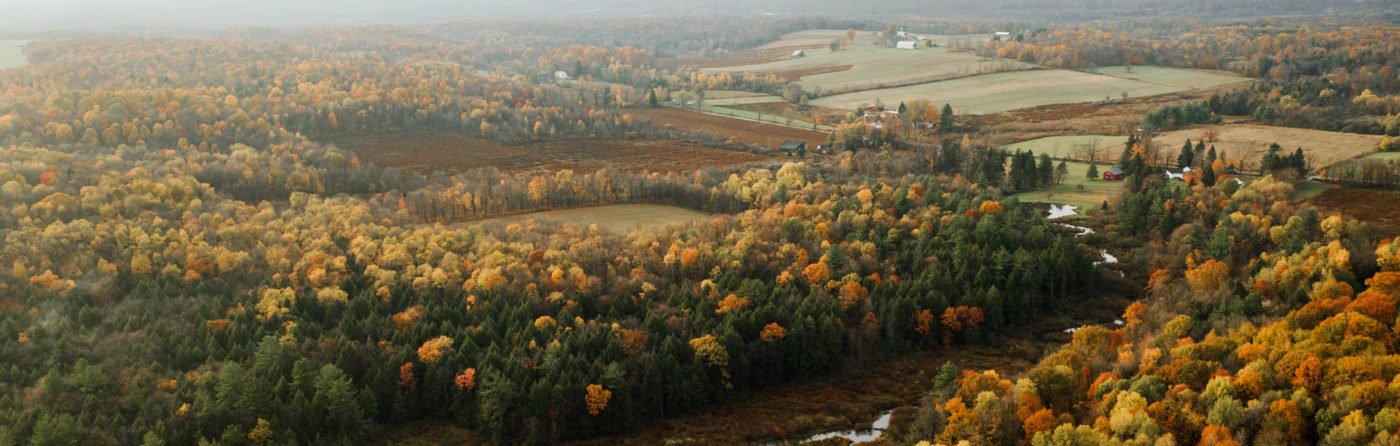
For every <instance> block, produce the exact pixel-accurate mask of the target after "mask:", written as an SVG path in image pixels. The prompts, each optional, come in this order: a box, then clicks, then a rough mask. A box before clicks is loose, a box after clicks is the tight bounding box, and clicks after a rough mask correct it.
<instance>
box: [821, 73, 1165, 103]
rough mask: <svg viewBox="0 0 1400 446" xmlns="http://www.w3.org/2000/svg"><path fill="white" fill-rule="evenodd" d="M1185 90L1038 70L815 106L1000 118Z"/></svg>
mask: <svg viewBox="0 0 1400 446" xmlns="http://www.w3.org/2000/svg"><path fill="white" fill-rule="evenodd" d="M1180 90H1181V89H1180V88H1175V87H1168V86H1165V85H1158V84H1152V83H1147V82H1142V81H1136V80H1132V79H1122V78H1116V77H1113V76H1104V75H1099V74H1090V73H1083V72H1078V71H1070V70H1033V71H1018V72H1010V73H993V74H985V75H980V76H970V77H962V78H957V79H952V80H947V81H942V82H931V83H925V84H918V85H911V86H907V87H897V88H885V89H878V90H868V91H861V92H856V93H847V94H840V95H834V96H826V97H823V98H820V99H817V100H814V101H811V103H812V105H819V106H823V107H832V108H840V109H854V108H856V107H859V106H861V105H871V104H874V103H875V101H876V100H880V101H883V102H884V103H886V104H897V103H899V102H901V101H912V100H915V99H929V100H932V101H933V102H935V103H948V104H951V105H952V106H953V110H955V111H957V112H958V113H960V114H968V113H971V114H984V113H996V112H1001V111H1007V110H1015V109H1020V108H1027V107H1035V106H1040V105H1046V104H1060V103H1073V102H1092V101H1100V100H1103V99H1104V98H1105V97H1112V98H1117V97H1119V96H1120V95H1121V94H1122V93H1123V92H1127V93H1128V95H1129V96H1151V95H1158V94H1163V93H1171V92H1175V91H1180Z"/></svg>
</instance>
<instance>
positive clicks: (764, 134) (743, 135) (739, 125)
mask: <svg viewBox="0 0 1400 446" xmlns="http://www.w3.org/2000/svg"><path fill="white" fill-rule="evenodd" d="M629 113H631V114H632V116H633V117H635V118H640V119H645V120H648V121H651V123H652V124H656V125H670V126H672V127H676V128H683V129H688V130H700V131H706V132H710V133H714V134H717V135H720V136H724V137H728V138H730V139H733V140H735V141H739V142H746V143H749V144H758V145H761V146H764V147H770V148H776V147H777V146H778V144H782V143H783V141H803V142H806V143H807V146H808V149H809V150H811V149H815V148H816V147H817V144H825V143H826V132H822V131H817V130H807V129H799V128H793V127H787V126H782V125H777V124H768V123H763V122H757V121H750V120H746V119H738V118H731V117H727V116H717V115H712V114H708V113H700V112H697V111H694V110H688V109H682V108H637V109H632V110H629Z"/></svg>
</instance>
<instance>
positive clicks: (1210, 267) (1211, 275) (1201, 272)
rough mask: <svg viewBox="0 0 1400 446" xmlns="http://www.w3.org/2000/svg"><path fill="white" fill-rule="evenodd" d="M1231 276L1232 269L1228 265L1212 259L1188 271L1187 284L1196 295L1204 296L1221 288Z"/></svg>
mask: <svg viewBox="0 0 1400 446" xmlns="http://www.w3.org/2000/svg"><path fill="white" fill-rule="evenodd" d="M1229 275H1230V267H1229V266H1228V265H1226V264H1225V263H1224V262H1221V261H1218V260H1215V259H1210V260H1207V261H1205V263H1202V264H1200V265H1199V266H1196V267H1195V268H1191V269H1189V270H1186V282H1187V283H1188V284H1190V285H1191V291H1193V292H1195V293H1196V294H1204V293H1207V292H1211V291H1214V290H1216V289H1218V288H1220V285H1221V284H1223V283H1225V279H1226V278H1227V277H1229Z"/></svg>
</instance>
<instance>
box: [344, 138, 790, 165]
mask: <svg viewBox="0 0 1400 446" xmlns="http://www.w3.org/2000/svg"><path fill="white" fill-rule="evenodd" d="M325 142H329V143H332V144H335V145H336V146H337V147H340V148H342V149H345V150H348V151H350V152H352V153H355V154H356V155H357V156H359V157H360V160H361V161H362V162H368V163H374V164H376V165H379V166H386V167H396V168H400V169H407V170H413V171H417V172H423V173H428V172H432V171H437V170H443V171H447V172H462V171H467V170H472V169H478V168H483V167H495V168H497V169H500V170H501V171H503V172H507V173H519V172H543V171H555V170H564V169H570V170H573V171H575V172H580V173H585V172H593V171H597V170H600V169H603V168H610V169H616V170H623V171H632V172H644V171H667V172H670V171H684V170H691V169H695V168H697V167H701V166H735V165H741V164H746V163H750V162H755V161H765V160H769V159H774V158H772V157H768V156H764V155H759V154H754V153H749V152H740V151H734V150H722V149H716V148H713V147H707V146H704V145H700V144H694V143H686V142H678V141H660V140H638V141H625V140H589V139H585V140H568V141H548V142H540V143H531V144H525V145H521V146H510V145H504V144H498V143H494V142H491V141H486V140H482V139H478V138H472V137H467V136H464V135H460V134H455V133H450V132H414V133H412V134H407V133H391V134H384V135H376V136H372V137H356V138H345V139H333V140H328V141H325Z"/></svg>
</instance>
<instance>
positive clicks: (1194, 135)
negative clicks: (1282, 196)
mask: <svg viewBox="0 0 1400 446" xmlns="http://www.w3.org/2000/svg"><path fill="white" fill-rule="evenodd" d="M1207 130H1216V131H1218V132H1219V133H1220V134H1219V140H1218V141H1216V142H1214V143H1207V145H1208V146H1209V145H1211V144H1214V145H1215V150H1216V151H1217V152H1219V151H1224V152H1225V153H1226V155H1227V156H1229V158H1230V159H1231V160H1234V159H1238V158H1240V157H1244V158H1245V166H1246V168H1247V169H1252V168H1255V167H1258V166H1257V165H1258V162H1259V157H1261V156H1263V155H1264V153H1265V152H1267V151H1268V149H1269V144H1272V143H1278V144H1279V145H1281V146H1283V150H1284V151H1287V152H1288V153H1293V150H1295V149H1297V148H1299V147H1301V148H1303V154H1304V155H1305V156H1307V157H1309V158H1310V161H1311V162H1312V166H1313V168H1314V169H1320V168H1323V167H1326V166H1329V165H1332V164H1335V163H1338V162H1342V161H1346V160H1349V159H1352V158H1357V157H1360V156H1363V155H1366V154H1368V153H1371V152H1372V151H1374V150H1376V147H1378V146H1379V145H1380V142H1381V137H1380V136H1378V135H1360V134H1356V133H1342V132H1329V131H1325V130H1310V129H1299V128H1289V127H1273V126H1267V125H1258V124H1232V125H1222V126H1211V127H1197V128H1192V129H1186V130H1177V131H1174V132H1168V133H1163V134H1161V135H1157V137H1156V138H1153V140H1152V141H1153V142H1156V143H1158V144H1159V145H1160V146H1161V147H1162V148H1163V150H1165V153H1167V154H1170V156H1175V155H1176V153H1177V151H1178V150H1180V148H1181V144H1182V143H1184V142H1186V139H1187V138H1190V139H1191V141H1192V142H1193V143H1194V142H1195V141H1198V140H1200V139H1201V138H1202V137H1204V136H1205V132H1206V131H1207ZM1121 149H1122V148H1121V147H1120V148H1119V149H1117V150H1114V151H1112V152H1113V155H1112V156H1115V157H1116V156H1118V155H1117V154H1118V153H1119V152H1118V150H1121Z"/></svg>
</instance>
